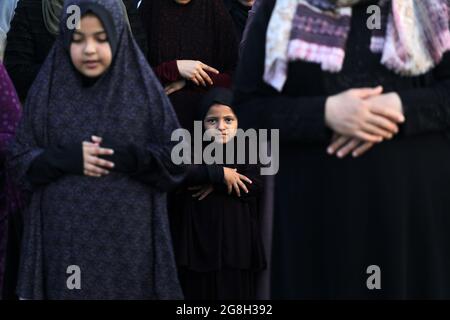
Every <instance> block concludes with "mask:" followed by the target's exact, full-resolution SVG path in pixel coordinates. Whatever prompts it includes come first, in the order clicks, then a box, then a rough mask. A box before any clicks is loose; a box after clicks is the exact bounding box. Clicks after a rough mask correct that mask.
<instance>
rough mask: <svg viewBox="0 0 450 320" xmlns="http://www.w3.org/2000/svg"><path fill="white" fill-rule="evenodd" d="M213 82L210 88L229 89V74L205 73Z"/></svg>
mask: <svg viewBox="0 0 450 320" xmlns="http://www.w3.org/2000/svg"><path fill="white" fill-rule="evenodd" d="M207 73H208V75H209V76H210V77H211V80H212V81H213V85H212V87H223V88H231V73H228V72H224V73H219V74H215V73H212V72H207Z"/></svg>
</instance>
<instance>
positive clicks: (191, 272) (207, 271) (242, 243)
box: [170, 88, 266, 300]
mask: <svg viewBox="0 0 450 320" xmlns="http://www.w3.org/2000/svg"><path fill="white" fill-rule="evenodd" d="M231 100H232V95H231V92H230V91H229V90H227V89H223V88H217V89H213V90H212V91H211V92H209V93H208V94H207V95H206V96H205V98H204V99H203V102H202V108H201V112H200V113H201V114H202V117H201V118H202V119H203V126H204V129H205V130H208V129H210V130H212V131H214V132H215V134H214V141H213V142H212V143H218V144H221V147H223V148H226V146H227V145H228V144H230V143H232V142H234V143H235V144H236V140H237V138H236V129H237V127H238V120H237V118H236V115H235V114H234V112H233V109H232V107H231ZM240 151H241V150H240ZM260 192H261V178H260V177H259V166H258V165H235V164H228V163H227V164H224V165H220V164H213V165H191V166H190V169H189V174H188V176H187V178H186V180H185V183H184V186H183V188H182V190H181V192H180V193H178V194H177V195H175V199H174V201H172V202H173V204H174V205H173V207H172V209H171V210H170V214H171V224H172V233H173V238H174V246H175V255H176V260H177V265H178V268H179V276H180V282H181V285H182V289H183V291H184V295H185V298H186V299H214V300H215V299H254V298H255V277H256V275H257V274H258V271H260V270H262V269H264V268H265V265H266V263H265V257H264V252H263V246H262V242H261V237H260V232H259V220H260V217H259V210H258V196H259V194H260Z"/></svg>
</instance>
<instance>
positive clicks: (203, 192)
mask: <svg viewBox="0 0 450 320" xmlns="http://www.w3.org/2000/svg"><path fill="white" fill-rule="evenodd" d="M188 190H191V191H194V190H198V192H196V193H194V194H193V195H192V197H193V198H198V200H199V201H200V200H203V199H205V198H206V197H207V196H208V195H209V194H210V193H211V192H213V191H214V187H213V185H212V184H209V185H205V186H195V187H189V188H188Z"/></svg>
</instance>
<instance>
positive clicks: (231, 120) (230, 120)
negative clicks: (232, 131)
mask: <svg viewBox="0 0 450 320" xmlns="http://www.w3.org/2000/svg"><path fill="white" fill-rule="evenodd" d="M225 121H226V122H227V123H232V122H233V121H234V119H232V118H228V119H225Z"/></svg>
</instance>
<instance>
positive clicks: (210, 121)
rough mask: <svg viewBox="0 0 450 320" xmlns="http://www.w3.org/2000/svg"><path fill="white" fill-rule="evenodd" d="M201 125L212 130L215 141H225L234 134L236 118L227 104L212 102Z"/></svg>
mask: <svg viewBox="0 0 450 320" xmlns="http://www.w3.org/2000/svg"><path fill="white" fill-rule="evenodd" d="M203 125H204V127H205V129H206V130H209V129H211V130H212V132H211V133H212V134H213V136H214V137H215V141H217V142H219V143H227V142H228V141H230V140H231V139H233V137H234V136H235V135H236V130H237V128H238V120H237V118H236V115H235V114H234V112H233V110H231V108H230V107H229V106H226V105H223V104H214V105H212V106H211V108H209V110H208V113H207V114H206V117H205V120H203Z"/></svg>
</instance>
